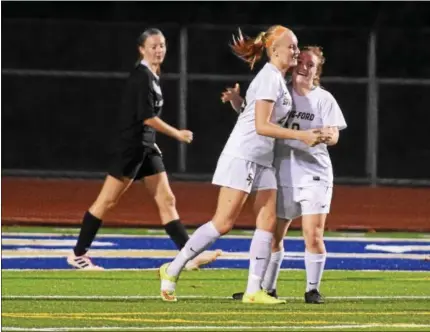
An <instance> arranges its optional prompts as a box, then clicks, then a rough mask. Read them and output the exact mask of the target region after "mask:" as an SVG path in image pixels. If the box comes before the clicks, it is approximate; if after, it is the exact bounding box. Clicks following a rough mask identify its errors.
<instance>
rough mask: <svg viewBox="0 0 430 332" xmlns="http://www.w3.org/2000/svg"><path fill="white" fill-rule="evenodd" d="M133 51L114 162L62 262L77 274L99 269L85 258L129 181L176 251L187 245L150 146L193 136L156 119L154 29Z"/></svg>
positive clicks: (158, 48)
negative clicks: (152, 206) (144, 195)
mask: <svg viewBox="0 0 430 332" xmlns="http://www.w3.org/2000/svg"><path fill="white" fill-rule="evenodd" d="M137 46H138V51H139V61H138V63H137V64H136V67H135V68H134V70H133V71H132V72H131V73H130V76H129V78H128V80H127V83H126V86H125V90H124V94H123V99H122V104H121V110H120V118H119V133H118V138H117V141H116V146H115V154H114V155H115V157H114V159H113V162H112V164H111V167H110V168H109V172H108V175H107V177H106V179H105V182H104V184H103V187H102V190H101V192H100V194H99V195H98V197H97V199H96V201H95V202H94V203H93V204H92V205H91V207H90V208H89V209H88V211H87V212H86V213H85V215H84V218H83V221H82V226H81V231H80V233H79V237H78V241H77V243H76V246H75V247H74V249H73V253H72V254H71V255H70V256H69V257H68V258H67V262H68V263H69V264H70V265H71V266H73V267H75V268H77V269H87V270H101V269H103V268H102V267H100V266H97V265H95V264H93V263H92V262H91V259H90V258H89V257H88V256H87V255H86V253H87V251H88V250H89V248H90V247H91V243H92V242H93V240H94V238H95V236H96V234H97V231H98V230H99V228H100V226H101V223H102V219H103V217H104V215H105V214H106V213H107V212H108V211H109V210H110V209H112V208H113V207H114V206H115V205H116V204H117V203H118V201H119V199H120V197H121V196H122V194H124V193H125V192H126V191H127V189H128V188H129V186H130V185H131V184H132V183H133V181H134V180H138V179H142V178H143V180H144V183H145V186H146V187H147V189H148V191H149V192H150V194H151V195H152V196H153V197H154V199H155V202H156V204H157V206H158V209H159V212H160V217H161V222H162V224H163V226H164V228H165V230H166V232H167V234H168V235H169V236H170V238H171V239H172V240H173V242H175V244H176V246H177V247H178V249H181V248H182V247H183V246H184V245H185V243H186V242H187V241H188V234H187V231H186V229H185V227H184V225H183V224H182V223H181V220H180V218H179V215H178V212H177V210H176V205H175V196H174V195H173V193H172V190H171V188H170V185H169V181H168V178H167V174H166V169H165V167H164V164H163V159H162V155H161V151H160V150H159V148H158V146H157V144H156V143H155V141H156V132H157V131H158V132H161V133H163V134H165V135H168V136H171V137H173V138H175V139H177V140H178V141H181V142H185V143H191V142H192V140H193V133H192V132H191V131H189V130H178V129H176V128H174V127H172V126H170V125H169V124H167V123H166V122H164V121H163V120H161V119H160V114H161V110H162V107H163V94H162V92H161V86H160V78H159V75H160V66H161V64H162V63H163V60H164V57H165V55H166V41H165V38H164V36H163V33H162V32H161V31H160V30H158V29H153V28H151V29H147V30H145V31H144V32H143V33H142V34H141V35H140V36H139V38H138V40H137ZM219 254H220V253H219V252H215V253H206V254H202V255H201V256H199V257H197V258H196V259H195V260H194V262H192V264H191V265H190V266H189V267H190V268H196V267H198V266H200V265H203V264H207V263H209V262H211V261H213V260H215V259H216V257H217V256H218V255H219Z"/></svg>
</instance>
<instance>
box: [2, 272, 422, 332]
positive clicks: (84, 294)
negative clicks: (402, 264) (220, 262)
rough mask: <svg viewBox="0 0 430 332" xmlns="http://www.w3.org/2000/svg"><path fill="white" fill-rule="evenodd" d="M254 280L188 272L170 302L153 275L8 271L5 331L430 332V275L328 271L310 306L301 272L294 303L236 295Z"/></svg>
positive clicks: (291, 275) (287, 289)
mask: <svg viewBox="0 0 430 332" xmlns="http://www.w3.org/2000/svg"><path fill="white" fill-rule="evenodd" d="M246 276H247V271H245V270H201V271H195V272H186V273H184V274H183V276H182V277H181V280H180V283H179V284H178V296H179V302H177V303H163V302H162V301H161V300H160V299H159V298H158V289H159V281H158V279H157V275H156V271H153V270H151V271H98V272H95V271H93V272H84V271H25V272H24V271H3V273H2V279H3V284H2V293H3V295H2V323H3V331H19V330H20V329H22V330H24V329H26V328H39V331H72V330H75V331H86V330H91V331H98V330H99V331H106V330H109V331H113V330H114V331H129V330H130V331H132V330H136V331H139V330H142V331H146V330H147V331H151V330H171V329H178V330H186V331H188V330H193V331H199V330H202V331H204V330H247V329H252V330H263V329H264V330H300V331H301V330H303V331H304V330H348V331H366V330H367V331H369V330H371V331H405V330H408V331H429V330H430V287H429V284H430V274H429V273H427V272H352V271H326V273H325V275H324V280H323V286H322V292H323V293H324V294H325V295H326V296H327V303H326V304H324V305H309V304H305V303H304V301H303V291H304V289H303V287H304V280H305V274H304V271H295V270H286V271H282V272H281V277H280V280H279V293H280V294H281V295H284V296H286V298H287V304H286V305H277V306H263V305H249V304H248V305H245V304H242V303H240V302H237V301H234V300H232V299H230V298H229V297H230V295H231V294H232V293H233V292H235V291H240V290H243V288H244V286H245V280H246ZM12 328H20V329H12ZM48 328H49V330H48ZM55 328H58V329H55ZM72 328H74V329H72ZM34 331H36V330H34Z"/></svg>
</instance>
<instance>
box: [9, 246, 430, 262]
mask: <svg viewBox="0 0 430 332" xmlns="http://www.w3.org/2000/svg"><path fill="white" fill-rule="evenodd" d="M177 253H178V252H177V251H176V250H158V249H92V250H90V252H89V255H90V256H91V257H95V258H96V257H103V258H108V257H109V258H153V259H157V258H171V259H173V258H175V256H176V255H177ZM69 254H70V249H29V248H21V249H18V250H16V249H12V250H11V249H4V250H2V259H13V258H15V259H16V258H38V259H39V258H64V257H67V256H68V255H69ZM304 255H305V254H304V253H303V252H288V253H286V254H285V256H284V260H285V259H286V260H299V259H300V260H302V259H303V258H304ZM428 256H429V255H428V254H406V253H372V252H369V253H336V252H334V253H333V252H332V253H330V252H329V253H327V257H328V258H347V259H363V258H365V259H413V260H424V259H426V257H428ZM248 259H249V252H226V251H224V252H223V254H222V255H221V256H220V257H218V260H248Z"/></svg>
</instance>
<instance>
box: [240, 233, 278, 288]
mask: <svg viewBox="0 0 430 332" xmlns="http://www.w3.org/2000/svg"><path fill="white" fill-rule="evenodd" d="M272 238H273V234H272V233H270V232H267V231H264V230H262V229H256V230H255V232H254V236H253V238H252V241H251V247H250V249H249V254H250V261H249V275H248V285H247V288H246V292H247V293H248V294H253V293H255V292H257V291H259V290H260V289H261V282H262V280H263V277H264V275H265V273H266V269H267V265H268V264H269V260H270V252H271V248H272Z"/></svg>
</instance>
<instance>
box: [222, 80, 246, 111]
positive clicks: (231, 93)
mask: <svg viewBox="0 0 430 332" xmlns="http://www.w3.org/2000/svg"><path fill="white" fill-rule="evenodd" d="M221 101H222V102H223V103H226V102H228V101H229V102H230V105H231V107H232V108H233V109H234V110H235V111H236V113H240V111H241V109H242V104H243V101H244V99H243V98H242V97H241V96H240V86H239V83H236V84H235V86H234V88H227V89H226V91H224V92H223V93H222V95H221Z"/></svg>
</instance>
